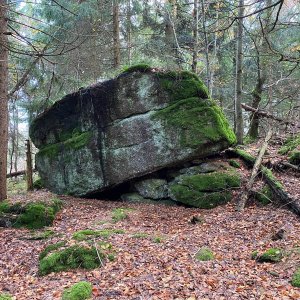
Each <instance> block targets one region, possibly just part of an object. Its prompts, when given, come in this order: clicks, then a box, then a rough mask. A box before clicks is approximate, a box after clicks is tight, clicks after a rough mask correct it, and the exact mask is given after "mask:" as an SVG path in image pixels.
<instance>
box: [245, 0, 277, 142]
mask: <svg viewBox="0 0 300 300" xmlns="http://www.w3.org/2000/svg"><path fill="white" fill-rule="evenodd" d="M271 4H272V0H267V2H266V7H268V6H271ZM270 19H271V9H269V10H268V12H267V16H266V18H265V19H264V20H265V21H264V23H265V24H264V26H263V33H262V40H261V49H259V48H258V47H257V46H256V52H257V79H256V86H255V89H254V91H253V92H252V97H253V99H252V104H251V106H252V107H253V108H255V109H258V108H259V104H260V103H261V100H262V94H263V86H264V84H265V82H266V80H267V73H268V63H267V59H266V58H265V57H264V56H265V55H266V54H267V53H268V44H267V41H266V38H267V34H268V28H269V24H270ZM258 129H259V115H258V114H256V113H253V114H251V117H250V128H249V136H250V138H251V139H257V138H258V133H259V132H258Z"/></svg>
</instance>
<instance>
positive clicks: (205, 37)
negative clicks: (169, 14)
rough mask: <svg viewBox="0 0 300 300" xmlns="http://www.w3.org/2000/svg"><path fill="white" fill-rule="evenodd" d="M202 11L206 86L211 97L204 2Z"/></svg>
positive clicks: (202, 1) (202, 0)
mask: <svg viewBox="0 0 300 300" xmlns="http://www.w3.org/2000/svg"><path fill="white" fill-rule="evenodd" d="M201 10H202V29H203V31H204V44H205V61H206V85H207V88H208V91H209V95H211V87H210V79H211V78H210V61H209V47H208V36H207V32H206V17H205V7H204V0H201Z"/></svg>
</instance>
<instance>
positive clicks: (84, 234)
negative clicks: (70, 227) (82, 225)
mask: <svg viewBox="0 0 300 300" xmlns="http://www.w3.org/2000/svg"><path fill="white" fill-rule="evenodd" d="M123 233H125V231H124V230H122V229H102V230H91V229H85V230H80V231H77V232H75V233H74V234H73V239H74V240H77V241H84V240H87V239H89V238H92V237H104V238H108V237H110V236H111V235H113V234H123Z"/></svg>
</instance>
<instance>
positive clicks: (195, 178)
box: [169, 170, 241, 208]
mask: <svg viewBox="0 0 300 300" xmlns="http://www.w3.org/2000/svg"><path fill="white" fill-rule="evenodd" d="M240 184H241V179H240V176H239V175H238V174H237V173H236V172H233V171H232V170H231V171H230V172H212V173H208V174H197V175H191V176H188V175H183V176H180V177H179V178H178V179H177V183H174V184H171V185H170V187H169V189H170V196H171V198H172V199H173V200H176V201H179V202H181V203H184V204H187V205H190V206H194V207H199V208H214V207H216V206H218V205H221V204H225V203H226V202H228V201H230V200H231V198H232V193H231V191H230V189H232V188H237V187H239V186H240Z"/></svg>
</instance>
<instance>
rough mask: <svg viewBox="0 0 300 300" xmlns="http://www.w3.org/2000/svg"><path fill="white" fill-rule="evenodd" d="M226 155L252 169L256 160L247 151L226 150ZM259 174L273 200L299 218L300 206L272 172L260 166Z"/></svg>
mask: <svg viewBox="0 0 300 300" xmlns="http://www.w3.org/2000/svg"><path fill="white" fill-rule="evenodd" d="M226 154H227V155H229V156H230V157H239V158H241V159H242V160H243V161H244V162H245V164H246V165H247V166H248V167H253V166H254V164H255V161H256V159H255V158H254V157H253V156H252V155H251V154H249V153H248V152H247V151H244V150H241V149H228V150H227V151H226ZM259 169H260V173H261V175H262V178H263V179H264V181H265V182H266V184H267V185H268V186H269V187H270V189H271V191H272V194H273V196H274V198H275V199H276V200H277V201H278V202H279V203H281V204H282V205H283V206H284V207H287V208H288V209H290V210H291V211H292V212H294V213H295V214H296V215H297V216H300V205H299V203H297V202H296V200H295V199H293V198H292V197H291V195H290V194H289V193H287V192H286V191H285V190H284V187H283V185H282V184H281V182H280V181H279V180H277V178H276V177H275V176H274V175H273V173H272V171H271V170H270V169H268V168H267V167H265V166H261V167H260V168H259Z"/></svg>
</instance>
